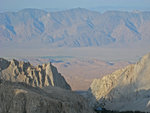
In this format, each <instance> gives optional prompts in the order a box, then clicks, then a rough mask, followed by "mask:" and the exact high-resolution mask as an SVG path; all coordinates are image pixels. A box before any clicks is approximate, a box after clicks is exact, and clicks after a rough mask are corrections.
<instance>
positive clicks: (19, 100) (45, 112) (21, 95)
mask: <svg viewBox="0 0 150 113" xmlns="http://www.w3.org/2000/svg"><path fill="white" fill-rule="evenodd" d="M0 113H93V111H92V109H91V108H90V107H89V106H88V104H87V102H86V100H85V99H84V98H83V97H82V96H80V95H77V94H75V93H73V92H72V91H69V90H64V89H61V88H58V87H51V86H49V87H46V89H40V88H38V87H36V88H35V87H32V86H29V85H27V84H25V83H15V82H10V81H9V82H8V81H3V80H0Z"/></svg>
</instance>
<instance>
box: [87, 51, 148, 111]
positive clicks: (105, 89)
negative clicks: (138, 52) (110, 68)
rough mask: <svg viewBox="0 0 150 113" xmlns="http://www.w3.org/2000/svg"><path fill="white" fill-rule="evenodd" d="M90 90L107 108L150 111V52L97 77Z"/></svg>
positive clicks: (101, 104)
mask: <svg viewBox="0 0 150 113" xmlns="http://www.w3.org/2000/svg"><path fill="white" fill-rule="evenodd" d="M89 91H91V93H92V95H94V97H95V98H96V100H98V102H99V104H100V106H103V107H105V108H106V109H110V110H120V111H145V112H150V53H149V54H147V55H145V56H144V57H142V58H141V60H140V61H139V62H137V63H136V64H132V65H129V66H127V67H125V68H123V69H120V70H117V71H115V72H113V73H112V74H110V75H107V76H104V77H103V78H102V79H95V80H94V81H93V82H92V84H91V86H90V89H89Z"/></svg>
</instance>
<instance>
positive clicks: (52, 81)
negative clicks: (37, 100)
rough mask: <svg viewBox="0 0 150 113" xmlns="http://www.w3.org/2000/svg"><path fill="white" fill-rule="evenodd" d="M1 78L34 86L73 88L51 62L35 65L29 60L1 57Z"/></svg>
mask: <svg viewBox="0 0 150 113" xmlns="http://www.w3.org/2000/svg"><path fill="white" fill-rule="evenodd" d="M0 79H2V80H7V81H11V82H24V83H26V84H28V85H31V86H33V87H40V88H42V87H46V86H56V87H60V88H64V89H69V90H70V89H71V87H70V86H69V84H68V83H67V82H66V81H65V79H64V77H63V76H61V74H60V73H58V71H57V69H56V68H55V67H54V66H53V65H52V64H51V63H48V64H43V65H38V66H36V67H35V66H33V65H32V64H30V63H29V62H22V61H17V60H11V61H8V60H5V59H3V58H0Z"/></svg>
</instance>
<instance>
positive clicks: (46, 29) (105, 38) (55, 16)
mask: <svg viewBox="0 0 150 113" xmlns="http://www.w3.org/2000/svg"><path fill="white" fill-rule="evenodd" d="M149 26H150V12H121V11H108V12H105V13H103V14H101V13H98V12H94V11H89V10H86V9H82V8H77V9H71V10H66V11H60V12H46V11H44V10H39V9H24V10H21V11H19V12H5V13H0V43H1V45H2V44H4V46H5V45H6V44H7V45H8V44H14V45H15V44H16V43H17V44H20V45H21V44H24V43H25V45H26V44H29V45H32V46H33V45H36V44H39V45H40V44H41V45H46V46H49V47H89V46H90V47H91V46H92V47H93V46H94V47H95V46H98V47H99V46H106V45H132V44H134V43H137V42H143V43H144V42H147V41H150V33H149V29H150V27H149Z"/></svg>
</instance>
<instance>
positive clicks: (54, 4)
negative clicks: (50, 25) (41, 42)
mask: <svg viewBox="0 0 150 113" xmlns="http://www.w3.org/2000/svg"><path fill="white" fill-rule="evenodd" d="M77 7H81V8H87V9H93V10H100V11H101V10H149V11H150V0H0V10H1V11H3V10H9V11H11V10H20V9H23V8H38V9H46V8H49V9H70V8H77Z"/></svg>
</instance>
